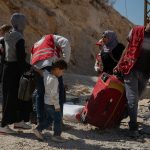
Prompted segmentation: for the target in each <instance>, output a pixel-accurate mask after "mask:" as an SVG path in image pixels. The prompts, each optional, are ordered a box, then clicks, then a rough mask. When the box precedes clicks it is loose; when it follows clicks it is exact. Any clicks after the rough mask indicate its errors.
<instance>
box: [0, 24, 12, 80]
mask: <svg viewBox="0 0 150 150" xmlns="http://www.w3.org/2000/svg"><path fill="white" fill-rule="evenodd" d="M11 28H12V26H11V25H9V24H3V25H2V26H1V27H0V55H1V58H0V81H1V79H2V74H3V66H4V62H5V60H4V58H5V42H4V35H5V34H6V33H7V32H9V31H10V30H11Z"/></svg>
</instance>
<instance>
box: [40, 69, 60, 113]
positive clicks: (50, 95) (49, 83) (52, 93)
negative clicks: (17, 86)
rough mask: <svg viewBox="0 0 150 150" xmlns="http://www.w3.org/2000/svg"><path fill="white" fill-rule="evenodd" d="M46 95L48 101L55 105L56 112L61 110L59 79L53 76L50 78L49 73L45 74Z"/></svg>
mask: <svg viewBox="0 0 150 150" xmlns="http://www.w3.org/2000/svg"><path fill="white" fill-rule="evenodd" d="M43 76H44V86H45V94H46V97H47V99H48V100H49V101H50V103H52V105H54V107H55V110H56V111H59V110H60V105H59V92H58V79H57V78H56V77H53V76H49V75H48V73H47V72H43Z"/></svg>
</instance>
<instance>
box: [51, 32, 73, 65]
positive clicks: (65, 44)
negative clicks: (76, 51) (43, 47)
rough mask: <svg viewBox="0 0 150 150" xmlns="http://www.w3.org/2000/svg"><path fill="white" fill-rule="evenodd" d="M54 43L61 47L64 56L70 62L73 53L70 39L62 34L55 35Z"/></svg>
mask: <svg viewBox="0 0 150 150" xmlns="http://www.w3.org/2000/svg"><path fill="white" fill-rule="evenodd" d="M54 43H55V44H56V46H58V47H60V48H61V50H62V53H63V58H64V60H65V61H66V62H67V63H68V62H69V60H70V55H71V47H70V44H69V41H68V40H67V39H66V38H64V37H62V36H59V35H54Z"/></svg>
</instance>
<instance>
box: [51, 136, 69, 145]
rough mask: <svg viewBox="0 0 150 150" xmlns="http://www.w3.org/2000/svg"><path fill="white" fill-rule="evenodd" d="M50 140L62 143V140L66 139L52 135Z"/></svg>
mask: <svg viewBox="0 0 150 150" xmlns="http://www.w3.org/2000/svg"><path fill="white" fill-rule="evenodd" d="M52 140H53V141H54V142H59V143H64V142H66V140H65V139H63V138H62V137H61V136H53V137H52Z"/></svg>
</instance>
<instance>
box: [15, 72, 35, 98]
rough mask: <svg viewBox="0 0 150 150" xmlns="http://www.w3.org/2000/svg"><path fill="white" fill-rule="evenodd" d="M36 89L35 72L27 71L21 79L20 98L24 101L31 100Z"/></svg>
mask: <svg viewBox="0 0 150 150" xmlns="http://www.w3.org/2000/svg"><path fill="white" fill-rule="evenodd" d="M34 90H35V81H34V73H33V71H28V72H25V73H24V74H23V75H22V76H21V78H20V81H19V90H18V99H19V100H22V101H30V100H31V99H32V93H33V91H34Z"/></svg>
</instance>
